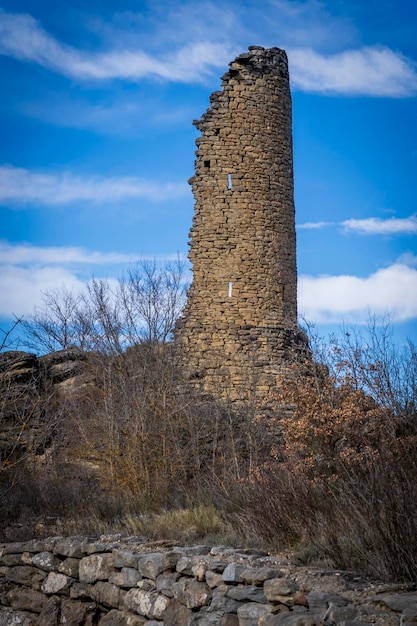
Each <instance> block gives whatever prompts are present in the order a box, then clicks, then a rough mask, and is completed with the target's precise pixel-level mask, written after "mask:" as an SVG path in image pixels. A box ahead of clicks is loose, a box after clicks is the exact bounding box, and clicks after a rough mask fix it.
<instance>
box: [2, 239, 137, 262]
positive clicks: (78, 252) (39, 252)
mask: <svg viewBox="0 0 417 626" xmlns="http://www.w3.org/2000/svg"><path fill="white" fill-rule="evenodd" d="M141 258H142V257H141V256H140V255H137V254H136V255H134V254H120V253H118V252H108V253H104V252H90V251H88V250H85V249H83V248H77V247H69V246H62V247H58V246H50V247H44V248H42V247H39V246H31V245H28V244H17V245H16V244H9V243H7V242H5V241H0V265H14V266H15V265H27V264H31V265H57V264H58V265H68V264H88V265H107V264H119V263H132V262H134V261H139V260H140V259H141Z"/></svg>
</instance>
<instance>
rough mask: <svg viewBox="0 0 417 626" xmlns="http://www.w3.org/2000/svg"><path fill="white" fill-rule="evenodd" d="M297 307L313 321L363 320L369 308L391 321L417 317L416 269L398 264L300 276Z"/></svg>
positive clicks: (364, 320)
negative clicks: (362, 272)
mask: <svg viewBox="0 0 417 626" xmlns="http://www.w3.org/2000/svg"><path fill="white" fill-rule="evenodd" d="M298 297H299V310H300V313H302V314H303V315H304V316H305V317H306V319H308V320H311V321H312V322H316V323H321V324H322V323H329V324H330V323H340V322H341V320H342V319H344V320H345V321H347V322H356V323H366V321H367V319H368V318H369V311H371V312H372V313H373V314H375V315H382V316H383V315H385V314H386V313H389V314H390V316H391V317H392V319H393V320H394V321H406V320H410V319H415V318H417V270H416V269H414V268H412V267H408V266H406V265H404V264H402V263H395V264H394V265H391V266H390V267H387V268H384V269H380V270H378V271H377V272H375V273H374V274H371V275H370V276H367V277H365V278H360V277H357V276H319V277H313V276H301V277H300V279H299V285H298Z"/></svg>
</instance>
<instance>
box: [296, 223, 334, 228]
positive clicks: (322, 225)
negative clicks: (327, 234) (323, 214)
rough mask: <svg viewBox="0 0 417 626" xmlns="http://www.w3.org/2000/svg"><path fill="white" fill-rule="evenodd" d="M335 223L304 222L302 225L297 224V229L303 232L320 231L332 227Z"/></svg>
mask: <svg viewBox="0 0 417 626" xmlns="http://www.w3.org/2000/svg"><path fill="white" fill-rule="evenodd" d="M334 223H335V222H304V224H297V228H300V229H303V230H321V229H322V228H327V227H328V226H333V224H334Z"/></svg>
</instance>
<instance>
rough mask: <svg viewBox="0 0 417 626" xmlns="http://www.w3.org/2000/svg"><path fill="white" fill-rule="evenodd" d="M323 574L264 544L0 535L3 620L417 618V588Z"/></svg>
mask: <svg viewBox="0 0 417 626" xmlns="http://www.w3.org/2000/svg"><path fill="white" fill-rule="evenodd" d="M324 574H325V572H323V571H321V572H318V576H319V577H318V579H317V582H318V586H317V587H316V586H315V585H314V584H313V585H312V584H311V582H306V583H303V582H302V580H300V581H298V580H297V573H296V570H294V569H291V567H290V566H289V563H288V561H286V560H283V559H281V560H280V559H279V558H276V557H272V556H269V555H268V553H266V552H263V551H260V550H245V549H232V548H225V547H210V546H206V545H200V546H188V547H186V546H183V547H181V546H171V547H167V546H165V547H164V546H163V544H162V545H161V544H160V543H158V542H157V543H156V544H153V545H150V544H147V543H146V542H141V541H140V538H134V537H133V538H132V537H131V538H125V539H123V540H122V539H121V538H120V536H119V537H117V536H114V535H113V536H102V537H101V538H100V539H98V540H97V539H96V540H92V539H89V538H87V537H69V538H64V537H53V538H48V539H37V540H32V541H26V542H18V543H11V544H0V626H14V625H17V624H20V625H21V626H58V625H60V624H65V625H66V626H93V625H97V626H162V625H164V626H192V625H199V626H210V625H218V626H281V625H283V626H314V625H316V624H317V625H318V624H321V625H327V626H331V625H337V626H370V625H371V624H374V625H375V624H378V625H379V626H394V625H399V624H400V623H401V625H402V626H411V624H415V623H416V621H415V620H416V619H417V594H416V593H415V592H408V593H407V592H405V590H404V589H403V590H402V591H403V593H394V594H393V593H392V589H391V590H389V588H388V587H387V586H386V585H385V586H382V588H379V589H378V587H377V586H373V587H372V585H371V588H370V590H369V592H370V594H369V592H368V594H366V593H364V590H363V589H364V587H363V585H362V591H361V592H360V591H358V590H357V591H356V594H355V595H354V596H352V594H351V593H350V594H349V591H348V589H349V583H348V580H343V577H342V576H341V574H342V573H341V572H339V577H337V576H334V578H335V580H337V585H338V586H337V587H336V590H335V589H333V591H330V590H328V591H327V592H326V591H322V590H320V589H323V587H325V586H326V579H325V577H323V576H324ZM328 574H329V572H327V575H328ZM341 582H344V591H342V589H343V587H342V585H341V584H340V583H341ZM350 588H351V589H352V585H350ZM397 589H398V587H397ZM336 591H337V592H336ZM390 591H391V593H390ZM381 592H382V593H381ZM378 593H379V595H377V594H378Z"/></svg>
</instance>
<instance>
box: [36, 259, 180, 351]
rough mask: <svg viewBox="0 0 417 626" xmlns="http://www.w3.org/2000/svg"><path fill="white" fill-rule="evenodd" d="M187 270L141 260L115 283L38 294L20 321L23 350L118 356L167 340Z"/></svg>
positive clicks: (93, 283) (105, 281)
mask: <svg viewBox="0 0 417 626" xmlns="http://www.w3.org/2000/svg"><path fill="white" fill-rule="evenodd" d="M185 274H186V266H185V263H183V262H182V261H181V260H180V259H177V260H176V261H174V262H170V263H167V264H165V265H164V266H163V267H160V266H159V265H158V263H157V262H156V261H155V260H154V261H147V260H143V261H140V262H138V263H137V264H136V265H132V266H131V267H129V268H128V270H127V272H126V274H125V275H124V276H122V277H121V278H120V279H118V280H109V279H100V278H93V279H92V280H91V281H90V282H89V284H88V286H87V290H86V292H85V293H83V294H75V293H73V292H71V291H70V290H68V289H67V288H66V287H65V286H63V287H62V288H61V289H59V290H56V289H54V290H49V291H46V292H45V293H44V294H43V306H42V307H41V308H38V309H36V310H35V313H34V315H33V317H32V319H29V320H28V321H26V322H24V328H25V333H26V337H27V345H28V346H29V347H30V348H32V349H35V350H37V351H38V352H51V351H55V350H60V349H66V348H69V347H72V346H74V347H78V348H80V349H81V350H95V351H99V352H103V353H105V354H120V353H122V352H123V351H124V350H125V349H126V348H127V347H129V346H133V345H138V344H141V343H144V342H150V343H159V342H165V341H167V340H169V339H170V336H171V333H172V330H173V327H174V324H175V320H176V319H177V317H178V316H179V314H180V312H181V310H182V308H183V306H184V304H185V291H186V285H185Z"/></svg>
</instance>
